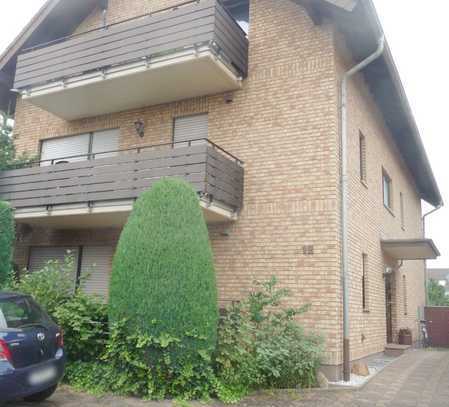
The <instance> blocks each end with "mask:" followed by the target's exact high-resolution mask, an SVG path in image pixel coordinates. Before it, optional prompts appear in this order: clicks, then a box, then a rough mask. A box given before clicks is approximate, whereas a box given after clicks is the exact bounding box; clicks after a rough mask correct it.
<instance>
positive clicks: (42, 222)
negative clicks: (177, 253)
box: [15, 199, 237, 229]
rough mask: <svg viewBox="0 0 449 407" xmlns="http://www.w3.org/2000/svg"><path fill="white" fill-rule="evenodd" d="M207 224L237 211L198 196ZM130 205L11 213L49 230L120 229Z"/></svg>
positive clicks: (18, 220) (229, 219) (230, 218)
mask: <svg viewBox="0 0 449 407" xmlns="http://www.w3.org/2000/svg"><path fill="white" fill-rule="evenodd" d="M200 205H201V208H202V210H203V215H204V220H205V221H206V223H208V224H217V223H226V222H232V221H235V220H236V219H237V214H236V213H235V212H234V211H233V210H232V209H231V208H226V207H225V206H223V205H219V204H217V203H211V202H208V201H207V200H204V199H200ZM132 208H133V201H122V202H102V203H99V204H96V205H92V206H89V205H86V204H84V205H59V206H56V207H53V208H51V209H47V208H46V207H37V208H29V209H25V210H24V209H19V210H16V212H15V220H16V223H17V224H27V225H30V226H35V227H46V228H53V229H98V228H122V227H123V226H124V225H125V223H126V221H127V219H128V216H129V214H130V212H131V210H132Z"/></svg>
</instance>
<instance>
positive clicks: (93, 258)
mask: <svg viewBox="0 0 449 407" xmlns="http://www.w3.org/2000/svg"><path fill="white" fill-rule="evenodd" d="M113 255H114V249H113V248H112V247H107V246H86V247H84V248H83V256H82V263H81V278H82V288H83V291H84V292H85V293H87V294H95V295H99V296H101V297H104V298H105V299H107V298H108V297H109V280H110V277H111V270H112V257H113Z"/></svg>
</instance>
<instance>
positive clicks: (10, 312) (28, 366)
mask: <svg viewBox="0 0 449 407" xmlns="http://www.w3.org/2000/svg"><path fill="white" fill-rule="evenodd" d="M64 365H65V354H64V340H63V335H62V331H61V330H60V329H59V327H58V326H57V325H56V324H55V323H54V322H53V321H52V320H51V319H50V317H49V316H48V315H47V314H46V313H45V312H44V311H43V310H42V309H41V307H39V305H38V304H37V303H36V302H35V301H34V300H33V299H32V298H31V297H29V296H27V295H22V294H14V293H2V292H0V403H3V402H6V401H12V400H17V399H24V400H25V401H29V402H39V401H43V400H45V399H47V398H48V397H50V396H51V395H52V394H53V393H54V392H55V390H56V387H57V386H58V383H59V381H60V380H61V378H62V376H63V374H64Z"/></svg>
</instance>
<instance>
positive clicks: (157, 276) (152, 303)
mask: <svg viewBox="0 0 449 407" xmlns="http://www.w3.org/2000/svg"><path fill="white" fill-rule="evenodd" d="M109 305H110V307H109V319H110V321H111V322H112V323H114V322H119V321H122V320H124V319H126V320H127V321H128V325H127V326H128V329H129V330H130V331H131V332H132V331H138V332H140V333H148V334H151V335H153V336H159V335H169V336H171V337H173V338H177V339H179V340H181V342H182V343H181V344H180V345H181V348H182V349H184V350H183V352H182V355H181V354H178V356H189V355H192V354H195V355H197V354H198V351H204V350H211V349H213V348H214V347H215V344H216V336H217V320H218V310H217V289H216V281H215V272H214V266H213V256H212V250H211V247H210V243H209V236H208V230H207V226H206V223H205V221H204V218H203V214H202V210H201V208H200V205H199V201H198V197H197V194H196V193H195V191H194V190H193V189H192V187H191V186H190V185H189V184H187V183H186V182H184V181H182V180H178V179H164V180H162V181H159V182H157V183H156V184H154V186H153V187H152V188H151V189H150V190H148V191H146V192H144V193H143V194H142V195H141V196H140V198H139V199H138V200H137V201H136V203H135V205H134V209H133V211H132V213H131V215H130V217H129V219H128V222H127V224H126V225H125V227H124V229H123V231H122V233H121V236H120V240H119V244H118V247H117V251H116V254H115V256H114V261H113V270H112V278H111V289H110V303H109ZM203 354H204V353H203Z"/></svg>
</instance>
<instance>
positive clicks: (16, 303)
mask: <svg viewBox="0 0 449 407" xmlns="http://www.w3.org/2000/svg"><path fill="white" fill-rule="evenodd" d="M46 322H48V318H47V316H46V315H45V314H44V313H43V312H42V310H41V309H40V308H39V307H38V306H37V304H36V303H34V302H33V301H32V300H30V299H29V298H25V297H22V298H11V299H7V300H0V328H2V327H3V328H22V327H24V326H26V325H35V324H42V323H46Z"/></svg>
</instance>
